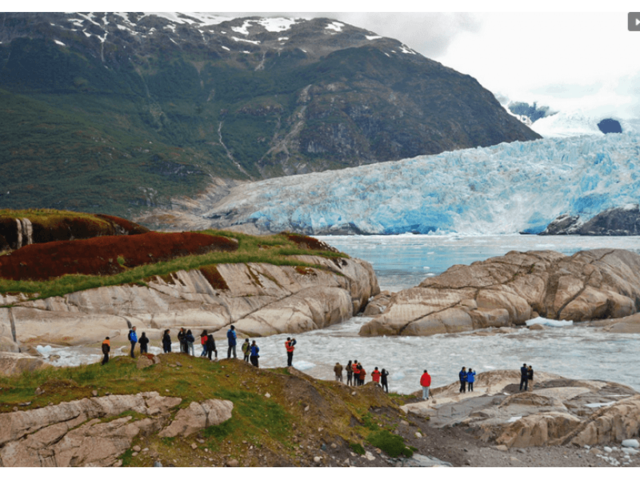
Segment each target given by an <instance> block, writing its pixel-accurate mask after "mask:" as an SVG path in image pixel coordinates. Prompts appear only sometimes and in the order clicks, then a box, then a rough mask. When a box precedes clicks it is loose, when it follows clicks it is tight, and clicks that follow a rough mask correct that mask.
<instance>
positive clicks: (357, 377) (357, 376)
mask: <svg viewBox="0 0 640 480" xmlns="http://www.w3.org/2000/svg"><path fill="white" fill-rule="evenodd" d="M359 366H360V364H359V363H358V360H354V361H353V364H352V365H351V370H353V386H354V387H357V386H359V385H360V368H359Z"/></svg>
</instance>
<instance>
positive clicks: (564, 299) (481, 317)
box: [360, 249, 640, 336]
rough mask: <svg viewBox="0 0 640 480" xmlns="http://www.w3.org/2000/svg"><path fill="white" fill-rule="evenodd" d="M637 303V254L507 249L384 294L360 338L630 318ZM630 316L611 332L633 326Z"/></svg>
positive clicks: (639, 259)
mask: <svg viewBox="0 0 640 480" xmlns="http://www.w3.org/2000/svg"><path fill="white" fill-rule="evenodd" d="M637 305H640V255H638V254H636V253H633V252H629V251H626V250H612V249H599V250H589V251H583V252H578V253H576V254H574V255H572V256H570V257H569V256H566V255H563V254H561V253H557V252H552V251H532V252H526V253H521V252H509V253H507V254H506V255H504V256H502V257H494V258H490V259H488V260H485V261H483V262H474V263H472V264H471V265H454V266H453V267H451V268H449V269H448V270H447V271H446V272H444V273H443V274H441V275H439V276H437V277H431V278H428V279H426V280H424V281H423V282H422V283H421V284H420V285H419V286H418V287H414V288H410V289H406V290H402V291H400V292H397V293H395V294H392V295H391V296H390V299H389V300H388V306H387V307H386V309H385V310H384V312H383V313H381V314H379V315H377V316H375V317H374V319H373V320H371V321H370V322H369V323H367V324H365V325H363V326H362V328H361V330H360V335H363V336H375V335H420V336H423V335H433V334H437V333H456V332H461V331H466V330H472V329H480V328H487V327H505V326H511V325H523V324H524V323H525V322H526V321H527V320H529V319H531V318H535V317H538V316H542V317H546V318H550V319H558V320H573V321H575V322H581V321H589V320H598V319H605V318H621V317H626V316H630V315H632V314H634V313H636V311H637ZM635 325H636V323H635V319H634V320H629V321H628V322H627V323H625V325H621V326H618V327H612V328H611V331H614V332H615V331H629V332H633V331H635V328H636V327H635Z"/></svg>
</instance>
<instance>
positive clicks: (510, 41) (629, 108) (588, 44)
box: [291, 5, 640, 118]
mask: <svg viewBox="0 0 640 480" xmlns="http://www.w3.org/2000/svg"><path fill="white" fill-rule="evenodd" d="M637 9H640V5H639V6H638V8H637ZM291 15H293V16H301V17H305V18H310V17H314V16H330V17H334V18H337V19H339V20H342V21H344V22H346V23H349V24H352V25H355V26H359V27H363V28H366V29H368V30H372V31H374V32H376V33H378V34H380V35H383V36H387V37H393V38H396V39H398V40H400V41H402V42H404V43H406V44H407V45H408V46H410V47H411V48H413V49H415V50H417V51H419V52H420V53H422V54H423V55H425V56H426V57H429V58H432V59H434V60H437V61H439V62H441V63H443V64H444V65H446V66H449V67H452V68H454V69H456V70H458V71H460V72H462V73H467V74H469V75H471V76H473V77H475V78H476V79H477V80H478V81H479V82H480V83H481V84H482V85H483V86H484V87H486V88H488V89H489V90H491V91H492V92H493V93H494V94H496V95H497V96H504V97H507V98H509V99H512V100H520V101H526V102H533V101H538V103H539V104H544V105H548V106H550V107H552V108H554V109H558V110H563V111H576V110H580V111H583V112H584V113H586V114H593V115H596V116H603V115H607V116H618V117H621V118H639V117H640V108H639V107H640V59H638V57H637V53H638V52H640V32H629V31H628V30H627V12H626V11H624V12H618V13H601V12H596V13H589V12H581V13H536V12H534V13H526V12H513V13H501V12H491V13H453V12H445V13H430V12H422V13H366V12H360V13H342V12H332V13H327V12H324V13H308V12H307V13H294V12H291Z"/></svg>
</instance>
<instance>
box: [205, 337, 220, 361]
mask: <svg viewBox="0 0 640 480" xmlns="http://www.w3.org/2000/svg"><path fill="white" fill-rule="evenodd" d="M206 345H207V357H208V358H209V360H212V358H211V355H212V354H213V352H215V353H216V360H217V359H218V350H217V349H216V341H215V340H214V339H213V334H212V333H210V334H209V335H207V344H206Z"/></svg>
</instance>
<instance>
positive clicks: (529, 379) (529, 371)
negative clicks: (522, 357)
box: [520, 363, 533, 392]
mask: <svg viewBox="0 0 640 480" xmlns="http://www.w3.org/2000/svg"><path fill="white" fill-rule="evenodd" d="M529 384H531V388H533V367H532V366H531V365H529V366H528V367H527V364H526V363H523V364H522V367H520V391H522V390H524V391H525V392H526V391H527V389H528V387H529ZM523 387H524V388H523Z"/></svg>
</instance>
